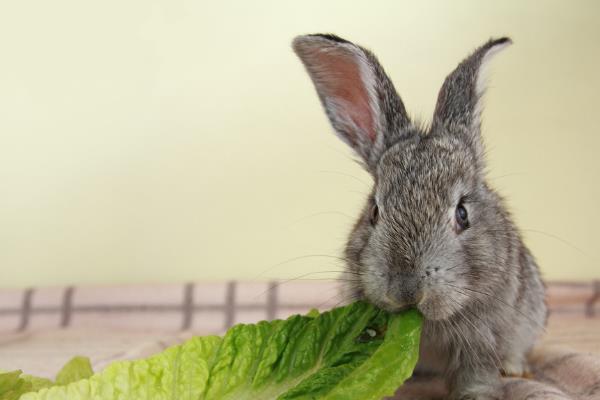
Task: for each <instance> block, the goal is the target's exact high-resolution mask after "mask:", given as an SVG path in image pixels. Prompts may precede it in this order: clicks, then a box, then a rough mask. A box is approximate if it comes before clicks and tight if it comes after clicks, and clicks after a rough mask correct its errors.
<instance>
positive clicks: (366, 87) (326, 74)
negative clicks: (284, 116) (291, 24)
mask: <svg viewBox="0 0 600 400" xmlns="http://www.w3.org/2000/svg"><path fill="white" fill-rule="evenodd" d="M292 46H293V48H294V51H295V52H296V54H297V55H298V57H300V60H302V62H303V63H304V66H305V67H306V70H307V71H308V74H309V75H310V77H311V79H312V81H313V83H314V85H315V88H316V89H317V93H318V94H319V97H320V99H321V103H322V104H323V107H324V108H325V112H326V113H327V116H328V117H329V120H330V121H331V124H332V125H333V128H334V129H335V131H336V133H337V134H338V136H340V137H341V138H342V139H343V140H344V141H345V142H346V143H348V144H349V145H350V146H351V147H352V148H353V149H354V150H355V151H356V152H357V153H358V154H359V155H360V156H361V157H362V158H363V160H364V161H365V163H366V166H367V168H369V169H372V168H374V165H375V164H376V162H377V160H378V159H379V156H380V155H381V153H382V152H383V151H384V150H385V149H387V147H389V145H391V144H392V143H393V142H394V141H395V140H397V138H399V137H400V136H401V135H402V134H403V132H405V131H406V129H407V128H408V127H409V126H410V122H409V119H408V116H407V115H406V110H405V109H404V105H403V104H402V100H400V97H399V96H398V94H397V93H396V90H395V89H394V86H393V84H392V82H391V81H390V79H389V78H388V76H387V75H386V74H385V72H384V70H383V68H382V67H381V65H380V64H379V62H378V61H377V59H376V58H375V56H374V55H373V54H371V52H369V51H368V50H365V49H363V48H362V47H360V46H357V45H355V44H353V43H350V42H348V41H347V40H344V39H341V38H339V37H337V36H334V35H321V34H318V35H306V36H298V37H297V38H295V39H294V41H293V44H292Z"/></svg>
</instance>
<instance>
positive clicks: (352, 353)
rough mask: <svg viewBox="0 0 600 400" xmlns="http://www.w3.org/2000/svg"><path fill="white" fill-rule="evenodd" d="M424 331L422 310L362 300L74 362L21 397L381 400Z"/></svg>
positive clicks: (405, 369)
mask: <svg viewBox="0 0 600 400" xmlns="http://www.w3.org/2000/svg"><path fill="white" fill-rule="evenodd" d="M420 329H421V317H420V315H419V314H418V313H417V312H416V311H412V310H411V311H407V312H405V313H402V314H397V315H394V314H389V313H386V312H384V311H381V310H379V309H377V308H375V307H373V306H371V305H369V304H367V303H364V302H357V303H353V304H351V305H349V306H346V307H340V308H335V309H333V310H331V311H328V312H324V313H322V314H317V313H311V314H309V315H307V316H300V315H295V316H292V317H290V318H288V319H287V320H276V321H271V322H266V321H263V322H259V323H257V324H240V325H236V326H234V327H233V328H231V329H230V330H229V331H228V332H227V333H226V334H225V336H224V337H222V338H221V337H217V336H206V337H195V338H192V339H190V340H188V341H187V342H185V343H183V344H181V345H178V346H173V347H171V348H169V349H167V350H165V351H163V352H162V353H159V354H157V355H154V356H152V357H150V358H147V359H142V360H135V361H120V362H116V363H113V364H111V365H109V366H108V367H107V368H106V369H105V370H104V371H102V372H100V373H97V374H95V375H92V376H91V377H87V376H89V374H90V373H91V368H90V367H89V363H87V365H86V363H85V362H84V361H82V360H79V361H77V362H71V363H70V364H71V366H70V367H71V370H70V372H69V373H68V374H63V375H64V376H69V377H72V378H75V379H76V380H74V381H73V380H72V379H66V380H62V379H57V382H56V385H55V386H52V387H44V388H42V389H41V390H39V391H36V392H30V393H26V394H24V395H22V396H21V397H20V399H21V400H66V399H69V400H84V399H95V400H104V399H106V400H113V399H114V400H117V399H118V400H144V399H148V400H213V399H214V400H228V399H236V400H243V399H252V400H261V399H265V400H266V399H278V400H309V399H323V400H334V399H340V400H342V399H343V400H348V399H360V400H370V399H372V400H379V399H381V398H383V397H385V396H389V395H392V394H393V393H394V391H395V390H396V389H397V388H398V387H399V386H400V385H401V384H402V383H403V382H404V381H405V380H406V379H407V378H408V377H410V375H411V374H412V371H413V368H414V366H415V364H416V362H417V358H418V352H419V337H420ZM79 369H81V371H83V372H82V373H81V374H80V375H78V372H77V371H78V370H79ZM61 376H62V375H61V374H59V375H58V377H57V378H60V377H61ZM79 377H81V378H84V379H77V378H79ZM11 379H12V378H11ZM66 381H70V382H66ZM1 382H2V381H1V380H0V388H1V387H2V386H1ZM0 393H1V392H0ZM0 399H4V398H3V397H0Z"/></svg>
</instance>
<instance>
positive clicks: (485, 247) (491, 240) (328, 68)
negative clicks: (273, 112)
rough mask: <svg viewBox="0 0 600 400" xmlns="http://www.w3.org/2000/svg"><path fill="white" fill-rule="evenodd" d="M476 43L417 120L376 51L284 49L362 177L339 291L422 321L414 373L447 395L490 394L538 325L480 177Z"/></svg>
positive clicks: (317, 41)
mask: <svg viewBox="0 0 600 400" xmlns="http://www.w3.org/2000/svg"><path fill="white" fill-rule="evenodd" d="M511 43H512V42H511V40H510V39H509V38H500V39H490V40H489V41H488V42H487V43H485V44H483V45H482V46H481V47H479V48H477V49H476V50H475V51H474V52H473V53H472V54H471V55H470V56H468V57H467V58H466V59H465V60H464V61H462V62H461V63H460V64H459V65H458V66H457V67H456V69H455V70H454V71H453V72H452V73H451V74H450V75H449V76H448V77H447V78H446V79H445V81H444V83H443V86H442V88H441V90H440V92H439V95H438V99H437V104H436V106H435V111H434V115H433V118H432V121H431V123H430V125H429V126H424V125H423V124H419V123H415V122H413V121H412V120H411V118H409V115H408V114H407V112H406V109H405V107H404V104H403V102H402V100H401V99H400V97H399V95H398V94H397V92H396V90H395V89H394V85H393V84H392V81H391V80H390V78H389V77H388V76H387V75H386V73H385V72H384V70H383V68H382V66H381V65H380V64H379V62H378V60H377V58H376V57H375V56H374V55H373V54H372V53H371V52H370V51H369V50H367V49H365V48H363V47H360V46H358V45H356V44H354V43H352V42H349V41H347V40H345V39H342V38H340V37H338V36H335V35H332V34H312V35H304V36H298V37H296V38H295V39H294V40H293V44H292V47H293V50H294V51H295V53H296V54H297V55H298V57H299V58H300V60H301V61H302V63H303V64H304V67H305V69H306V70H307V72H308V74H309V76H310V78H311V79H312V82H313V84H314V86H315V88H316V91H317V94H318V96H319V98H320V101H321V104H322V106H323V108H324V109H325V113H326V114H327V116H328V117H329V120H330V122H331V125H332V126H333V128H334V131H335V133H336V134H337V135H338V136H339V137H340V138H341V139H342V140H343V141H344V142H346V143H347V144H348V145H350V146H351V147H352V149H353V150H354V151H355V153H357V154H358V156H359V157H360V159H361V162H362V164H363V166H364V168H365V169H366V170H367V171H368V172H369V173H370V174H371V175H372V177H373V180H374V185H373V188H372V190H371V192H370V195H369V197H368V200H367V202H366V205H365V206H364V208H363V210H362V213H361V215H360V217H359V218H358V221H357V222H356V224H355V225H354V228H353V229H352V231H351V233H350V236H349V239H348V243H347V246H346V249H345V260H346V264H347V265H346V268H345V271H346V272H345V275H344V278H345V279H343V281H345V282H348V283H346V287H345V288H344V291H345V293H346V295H347V296H348V299H349V300H357V299H363V300H365V301H368V302H370V303H372V304H374V305H376V306H378V307H380V308H382V309H385V310H387V311H390V312H399V311H402V310H404V309H406V308H409V307H416V308H417V309H418V310H419V311H420V312H421V314H422V315H423V317H424V320H423V327H422V338H421V350H420V352H421V354H420V359H419V364H418V366H417V368H418V370H428V369H429V370H431V369H436V370H438V371H439V372H440V373H441V374H443V376H444V380H445V382H446V386H447V389H448V393H449V398H450V399H478V400H482V399H497V398H499V397H501V392H502V388H501V377H502V375H503V374H504V375H511V376H512V375H518V376H520V375H523V374H525V373H526V372H527V365H526V356H527V354H528V352H529V351H530V349H531V348H532V346H533V345H534V343H535V342H536V340H537V339H538V337H539V336H540V335H541V334H542V332H543V331H544V326H545V323H546V314H547V311H546V305H545V300H544V298H545V295H544V292H545V286H544V283H543V282H542V280H541V277H540V272H539V268H538V266H537V264H536V261H535V260H534V258H533V256H532V254H531V253H530V251H529V250H528V249H527V247H526V246H525V244H524V243H523V240H522V238H521V235H520V233H519V231H518V230H517V228H516V226H515V224H514V222H513V220H512V218H511V215H510V214H509V212H508V211H507V209H506V206H505V203H504V200H503V198H502V197H500V195H499V194H497V193H496V191H494V190H493V189H492V188H491V187H490V186H489V184H488V181H487V179H486V171H485V170H486V162H485V157H484V155H485V154H484V145H483V139H482V135H481V109H482V106H481V105H482V96H483V93H484V90H485V86H486V85H485V83H486V75H485V69H486V67H487V66H488V63H489V61H490V59H491V58H492V56H493V55H494V54H496V53H498V52H499V51H500V50H502V49H504V48H505V47H507V46H508V45H509V44H511Z"/></svg>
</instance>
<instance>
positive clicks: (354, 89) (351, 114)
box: [318, 52, 376, 144]
mask: <svg viewBox="0 0 600 400" xmlns="http://www.w3.org/2000/svg"><path fill="white" fill-rule="evenodd" d="M358 62H359V61H358V60H356V59H355V58H354V57H353V56H351V55H347V54H343V55H339V54H331V53H325V52H320V53H319V54H318V65H319V69H321V71H320V72H321V74H320V75H321V76H320V78H321V83H322V84H323V87H322V88H323V89H324V92H325V95H326V96H327V97H331V98H332V99H334V100H335V101H336V103H337V104H338V107H339V109H338V110H337V111H338V112H340V114H342V115H340V116H341V117H345V118H349V119H350V120H352V122H353V123H354V124H356V125H357V126H358V127H359V128H360V129H361V131H362V132H363V133H366V134H367V136H368V138H369V139H370V140H371V142H374V141H375V135H376V132H375V124H374V118H373V111H372V109H371V105H370V99H369V93H368V91H367V88H366V86H365V83H364V81H363V77H362V76H361V72H360V67H359V64H358ZM347 133H348V134H349V135H352V136H351V137H349V138H348V139H349V140H350V141H351V142H352V143H353V144H358V143H357V142H358V140H357V139H358V138H357V137H356V135H358V134H361V132H347Z"/></svg>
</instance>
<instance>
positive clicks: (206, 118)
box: [0, 0, 600, 286]
mask: <svg viewBox="0 0 600 400" xmlns="http://www.w3.org/2000/svg"><path fill="white" fill-rule="evenodd" d="M368 3H369V4H368V5H367V2H361V3H356V4H352V3H350V2H348V1H336V2H322V1H302V2H281V1H273V2H258V1H253V2H237V3H235V4H234V3H230V2H202V1H189V2H183V1H172V0H170V1H167V0H163V1H102V2H92V1H80V0H74V1H64V0H61V1H53V2H47V1H41V0H40V1H14V2H4V3H3V4H2V5H1V6H0V49H1V53H0V268H1V271H2V281H1V282H0V285H2V286H26V285H39V284H58V283H87V282H140V281H182V280H200V279H221V278H240V279H242V278H250V279H252V278H291V277H295V276H299V275H303V274H308V273H311V272H317V271H336V270H339V269H340V268H341V264H340V263H339V262H337V261H336V260H335V259H334V258H330V257H318V256H315V257H304V256H308V255H330V256H335V255H337V254H339V253H340V250H341V248H342V246H343V243H344V239H345V236H346V234H347V232H348V231H349V229H350V227H351V224H352V222H353V217H354V216H355V215H356V213H357V211H358V209H359V207H360V206H361V203H362V200H363V198H364V196H365V193H367V192H368V190H369V189H368V188H369V185H370V179H369V177H368V176H367V175H366V174H365V173H364V172H362V171H361V170H360V168H359V167H358V166H357V165H356V164H355V163H354V162H353V161H352V157H351V153H350V151H349V150H348V149H346V147H345V146H344V144H343V143H341V142H340V141H338V139H336V138H335V137H334V135H333V134H331V130H330V128H329V125H328V123H327V120H326V118H325V117H324V115H323V113H322V111H321V108H320V105H319V103H318V100H317V97H316V95H315V93H314V90H313V88H312V85H311V83H310V81H309V79H308V77H307V76H306V75H305V73H304V71H303V69H302V67H301V65H300V63H299V62H298V61H297V60H296V59H295V56H294V55H293V53H292V51H291V50H290V45H289V44H290V40H291V39H292V38H293V36H295V35H297V34H300V33H309V32H320V31H326V32H335V33H337V34H339V35H342V36H344V37H346V38H348V39H351V40H354V41H356V42H359V43H361V44H364V45H366V46H367V47H370V48H371V49H373V50H374V51H375V53H376V54H377V55H378V56H379V57H380V59H381V61H382V63H383V65H384V66H385V67H386V69H387V70H388V72H389V73H390V75H391V76H392V78H393V80H394V82H395V84H396V87H397V88H398V90H399V91H400V93H401V95H402V97H403V99H404V102H405V104H406V106H407V108H408V109H409V110H411V112H412V114H414V115H418V116H422V117H423V119H428V118H429V116H430V113H431V111H432V109H433V106H434V101H435V98H436V95H437V90H438V88H439V86H440V85H441V83H442V81H443V79H444V77H445V75H446V74H447V73H448V72H449V71H450V70H451V69H452V68H454V66H455V65H456V64H457V63H458V62H459V61H460V60H461V58H462V57H464V56H465V55H466V54H467V53H468V52H470V51H471V50H472V49H473V48H474V47H475V46H477V45H479V44H481V43H482V42H484V41H485V40H486V39H487V38H489V37H490V36H498V35H504V34H508V35H510V36H511V37H512V38H513V39H514V42H515V44H514V46H512V47H510V48H509V49H508V50H507V51H505V52H504V53H503V54H501V55H500V56H498V57H497V58H496V59H495V60H494V65H493V68H492V71H491V72H492V74H491V88H490V90H489V92H488V96H487V102H486V103H487V107H486V109H485V112H484V119H485V122H484V129H485V137H486V140H487V143H488V147H489V150H490V152H489V154H490V164H491V165H490V171H491V172H490V176H491V177H492V178H493V183H494V185H495V186H496V187H498V188H499V189H501V191H502V192H503V193H504V194H505V195H506V196H507V198H508V199H509V204H510V206H511V208H512V210H513V211H514V214H515V216H516V219H517V221H518V223H519V224H520V226H521V227H522V228H523V231H524V234H525V237H526V240H527V242H528V244H529V245H530V246H531V247H532V249H533V251H534V253H535V254H536V255H537V257H538V259H539V261H540V263H541V265H542V268H543V271H544V274H545V276H546V277H548V278H552V279H561V280H581V279H590V278H594V277H600V272H599V270H598V260H599V259H600V254H599V253H600V252H599V250H598V249H599V237H600V235H599V234H598V229H597V227H598V226H599V225H600V214H599V213H598V210H599V207H598V203H599V201H600V187H599V182H600V161H599V159H598V155H597V154H598V149H599V148H600V132H598V124H597V119H598V107H599V105H600V101H599V93H600V74H599V73H598V71H600V41H599V40H600V23H598V21H599V20H600V2H597V1H578V2H570V1H560V2H559V1H545V2H533V1H530V2H526V1H503V2H493V3H492V2H479V1H471V2H467V1H453V2H425V1H420V2H399V1H386V2H368ZM298 257H304V258H298ZM325 276H328V274H311V275H307V276H306V277H307V278H321V277H325Z"/></svg>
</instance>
